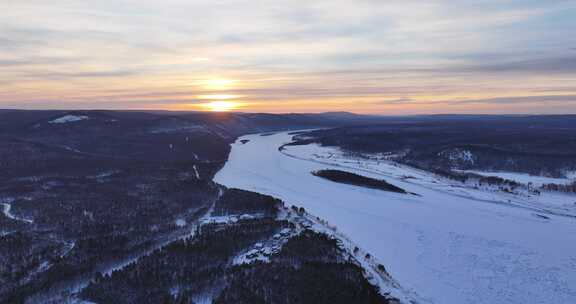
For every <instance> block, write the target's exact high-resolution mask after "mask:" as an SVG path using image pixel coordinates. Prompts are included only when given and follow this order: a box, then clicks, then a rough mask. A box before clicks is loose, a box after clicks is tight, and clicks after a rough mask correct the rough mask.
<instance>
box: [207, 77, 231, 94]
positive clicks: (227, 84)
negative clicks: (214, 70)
mask: <svg viewBox="0 0 576 304" xmlns="http://www.w3.org/2000/svg"><path fill="white" fill-rule="evenodd" d="M236 83H237V81H236V80H234V79H226V78H213V79H208V80H204V81H202V82H201V85H202V87H203V88H204V89H206V90H214V91H217V90H222V91H224V90H230V89H232V88H234V87H235V84H236Z"/></svg>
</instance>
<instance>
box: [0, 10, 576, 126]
mask: <svg viewBox="0 0 576 304" xmlns="http://www.w3.org/2000/svg"><path fill="white" fill-rule="evenodd" d="M0 108H20V109H164V110H220V111H221V110H234V111H244V112H273V113H283V112H324V111H351V112H357V113H370V114H384V115H406V114H438V113H488V114H500V113H519V114H523V113H530V114H553V113H559V114H565V113H576V0H569V1H556V0H546V1H542V0H537V1H533V0H486V1H472V0H458V1H456V0H452V1H447V0H429V1H413V0H402V1H396V0H346V1H345V0H307V1H300V0H288V1H285V0H270V1H264V0H251V1H240V0H206V1H204V0H196V1H195V0H98V1H96V0H95V1H86V0H51V1H48V0H0Z"/></svg>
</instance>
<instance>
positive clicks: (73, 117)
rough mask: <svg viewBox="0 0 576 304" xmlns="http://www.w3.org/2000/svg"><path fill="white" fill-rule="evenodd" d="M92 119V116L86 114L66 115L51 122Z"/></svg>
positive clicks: (62, 122) (60, 122)
mask: <svg viewBox="0 0 576 304" xmlns="http://www.w3.org/2000/svg"><path fill="white" fill-rule="evenodd" d="M86 119H90V117H88V116H85V115H64V116H62V117H60V118H56V119H54V120H51V121H49V123H51V124H64V123H69V122H76V121H81V120H86Z"/></svg>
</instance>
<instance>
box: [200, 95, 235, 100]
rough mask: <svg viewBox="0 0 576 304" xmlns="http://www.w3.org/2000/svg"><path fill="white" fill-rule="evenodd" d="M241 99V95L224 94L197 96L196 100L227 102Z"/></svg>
mask: <svg viewBox="0 0 576 304" xmlns="http://www.w3.org/2000/svg"><path fill="white" fill-rule="evenodd" d="M241 97H243V96H242V95H226V94H209V95H198V96H196V98H198V99H208V100H223V99H224V100H227V99H238V98H241Z"/></svg>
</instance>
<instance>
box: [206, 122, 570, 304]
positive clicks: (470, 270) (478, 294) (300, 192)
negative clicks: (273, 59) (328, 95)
mask: <svg viewBox="0 0 576 304" xmlns="http://www.w3.org/2000/svg"><path fill="white" fill-rule="evenodd" d="M291 137H292V136H290V135H289V134H288V133H278V134H274V135H269V136H260V135H248V136H244V137H242V138H240V139H239V140H238V141H237V143H235V144H233V149H232V152H231V155H230V158H229V161H228V162H227V163H226V165H225V166H224V168H223V169H222V170H221V171H220V172H218V174H217V175H216V177H215V181H216V182H218V183H220V184H223V185H225V186H228V187H235V188H240V189H245V190H251V191H256V192H260V193H264V194H268V195H272V196H275V197H278V198H280V199H282V200H284V201H285V202H286V204H287V205H296V206H301V207H304V208H305V209H306V210H307V211H308V212H309V213H310V214H313V215H315V216H319V217H320V218H322V219H323V220H326V221H327V222H328V223H330V225H332V226H335V227H337V230H338V231H339V232H340V233H341V234H342V235H344V236H346V237H348V238H349V239H351V240H353V241H354V243H356V244H358V245H359V247H361V248H362V249H363V250H365V251H366V252H368V253H370V254H372V255H373V256H374V257H375V259H377V260H378V261H380V262H381V263H382V264H383V265H384V266H385V267H386V269H387V271H388V272H389V273H390V274H391V276H392V277H393V278H394V279H395V280H396V281H397V282H398V283H399V284H400V285H401V286H402V287H403V288H404V289H405V290H408V291H409V292H413V293H417V294H418V295H419V297H420V298H421V300H420V301H419V302H421V303H422V302H424V303H427V302H429V303H576V250H575V249H576V245H574V244H576V220H575V218H573V217H570V214H572V212H573V211H574V208H571V207H570V206H571V205H573V202H574V201H576V199H574V197H570V196H565V195H555V196H552V195H551V196H545V198H546V200H548V199H549V204H550V205H551V207H549V208H550V209H546V208H544V207H543V206H542V205H543V204H544V202H543V201H541V198H533V197H527V196H526V197H517V196H513V195H511V194H506V193H499V192H494V191H492V192H487V191H482V190H475V189H468V188H465V187H459V186H456V185H454V184H449V183H448V182H447V181H445V180H443V179H439V178H437V177H435V176H433V175H430V174H427V173H426V172H423V171H419V170H414V169H410V168H406V167H403V166H401V165H398V164H394V163H391V162H387V161H384V160H370V159H367V160H362V159H351V158H348V159H347V158H345V157H343V155H342V153H341V151H338V150H337V149H332V148H322V147H319V146H316V145H307V146H290V147H287V148H286V149H285V150H284V151H278V148H279V147H280V146H281V145H283V144H284V143H288V142H290V141H291ZM244 139H247V140H249V142H247V143H246V144H241V143H240V140H244ZM329 155H332V157H330V158H328V156H329ZM326 168H338V169H341V170H344V169H345V170H348V171H350V172H354V173H357V174H362V175H366V176H370V177H374V178H384V179H386V180H387V181H388V182H390V183H393V184H394V185H396V186H399V187H401V188H403V189H406V190H407V191H410V192H414V193H417V194H419V195H420V196H415V195H404V194H396V193H389V192H383V191H378V190H372V189H366V188H361V187H355V186H350V185H343V184H338V183H333V182H330V181H328V180H324V179H321V178H318V177H315V176H313V175H312V174H310V172H312V171H315V170H319V169H326ZM508 201H511V202H510V203H506V202H508ZM547 208H548V207H547ZM562 208H564V209H562ZM562 212H564V213H562ZM539 213H545V215H546V217H547V218H548V219H544V218H539V217H536V216H534V215H535V214H539Z"/></svg>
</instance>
